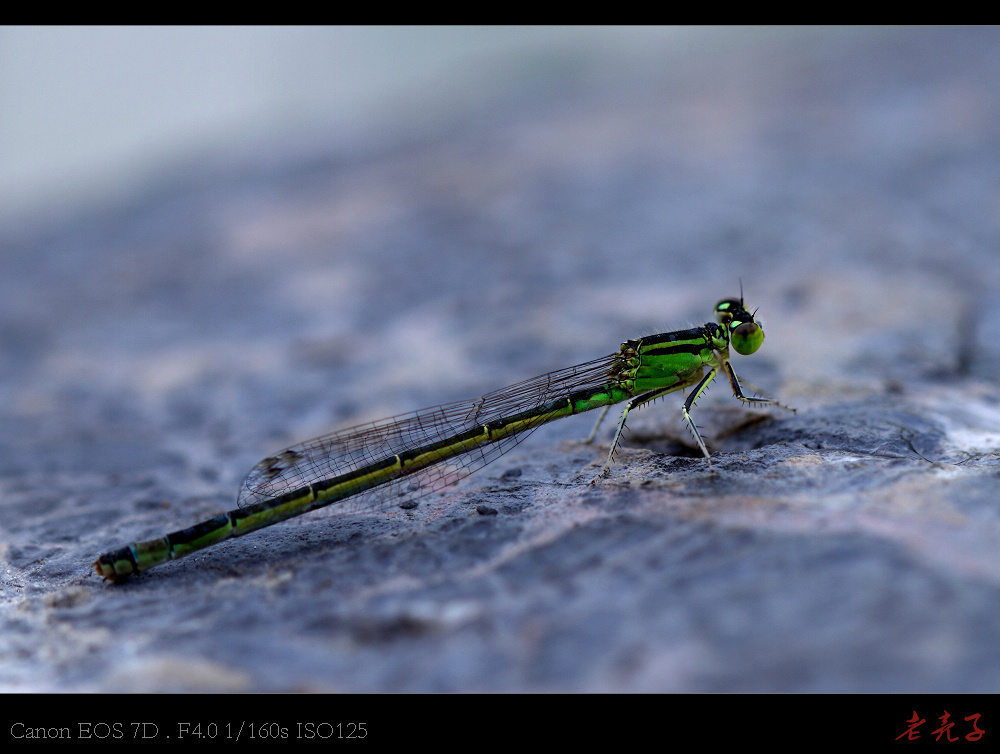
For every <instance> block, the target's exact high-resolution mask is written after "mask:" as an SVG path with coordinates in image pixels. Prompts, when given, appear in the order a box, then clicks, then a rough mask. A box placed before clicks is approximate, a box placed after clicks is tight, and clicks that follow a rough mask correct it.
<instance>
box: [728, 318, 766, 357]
mask: <svg viewBox="0 0 1000 754" xmlns="http://www.w3.org/2000/svg"><path fill="white" fill-rule="evenodd" d="M730 342H731V343H732V344H733V348H735V349H736V353H739V354H742V355H744V356H749V355H750V354H752V353H753V352H754V351H756V350H757V349H758V348H760V344H761V343H763V342H764V331H763V330H762V329H761V327H760V325H758V324H757V323H756V322H744V323H743V324H741V325H738V326H737V327H736V329H734V330H733V333H732V336H731V337H730Z"/></svg>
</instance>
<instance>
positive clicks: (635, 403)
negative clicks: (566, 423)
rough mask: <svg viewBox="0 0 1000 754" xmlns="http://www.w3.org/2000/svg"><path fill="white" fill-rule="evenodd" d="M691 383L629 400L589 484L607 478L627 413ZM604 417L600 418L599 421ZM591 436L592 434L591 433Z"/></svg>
mask: <svg viewBox="0 0 1000 754" xmlns="http://www.w3.org/2000/svg"><path fill="white" fill-rule="evenodd" d="M691 383H692V380H685V381H684V382H680V383H678V384H676V385H671V386H670V387H665V388H661V389H660V390H651V391H650V392H648V393H643V394H642V395H637V396H636V397H635V398H633V399H632V400H630V401H629V402H628V403H626V404H625V410H624V411H622V416H621V419H619V420H618V429H616V430H615V436H614V437H613V438H612V440H611V449H610V450H609V451H608V459H607V460H606V461H605V462H604V467H603V468H602V469H601V473H599V474H598V475H597V476H596V477H594V478H593V479H592V480H591V482H590V483H591V484H593V483H594V482H596V481H597V480H598V479H600V478H601V477H604V476H607V475H608V471H610V470H611V461H612V460H613V459H614V455H615V450H616V449H617V448H618V441H619V440H621V436H622V432H623V431H624V430H625V419H626V417H627V416H628V412H629V411H631V410H633V409H636V408H639V406H641V405H643V404H644V403H649V402H650V401H655V400H656V399H657V398H660V397H661V396H664V395H666V394H667V393H673V392H674V391H676V390H683V389H684V388H686V387H687V386H688V385H690V384H691ZM603 418H604V417H603V416H601V419H603ZM596 431H597V427H594V432H596ZM592 434H593V433H592Z"/></svg>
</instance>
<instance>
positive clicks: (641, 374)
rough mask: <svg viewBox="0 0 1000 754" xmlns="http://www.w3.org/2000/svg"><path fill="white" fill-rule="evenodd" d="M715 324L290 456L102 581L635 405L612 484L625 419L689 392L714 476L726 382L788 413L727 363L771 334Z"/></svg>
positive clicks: (107, 557) (444, 473) (109, 568)
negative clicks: (564, 422) (715, 427)
mask: <svg viewBox="0 0 1000 754" xmlns="http://www.w3.org/2000/svg"><path fill="white" fill-rule="evenodd" d="M715 319H716V322H709V323H707V324H705V325H702V326H701V327H693V328H690V329H688V330H677V331H675V332H668V333H661V334H660V335H650V336H648V337H644V338H638V339H636V340H627V341H625V342H624V343H622V344H621V348H620V349H619V350H618V351H616V352H615V353H612V354H610V355H608V356H604V357H602V358H599V359H594V360H593V361H588V362H586V363H583V364H579V365H577V366H574V367H568V368H566V369H560V370H558V371H555V372H550V373H548V374H543V375H541V376H540V377H535V378H534V379H530V380H526V381H524V382H519V383H518V384H516V385H512V386H510V387H506V388H503V389H501V390H496V391H494V392H492V393H487V394H486V395H484V396H482V397H480V398H473V399H472V400H466V401H458V402H455V403H447V404H444V405H441V406H435V407H433V408H427V409H423V410H420V411H414V412H412V413H409V414H401V415H399V416H394V417H391V418H389V419H383V420H381V421H375V422H371V423H368V424H361V425H359V426H356V427H351V428H350V429H345V430H343V431H340V432H334V433H333V434H329V435H324V436H323V437H317V438H316V439H313V440H309V441H308V442H304V443H301V444H299V445H293V446H292V447H290V448H286V449H285V450H283V451H281V452H280V453H278V454H277V455H274V456H271V457H269V458H265V459H264V460H263V461H261V462H260V463H258V464H257V465H256V466H254V467H253V469H251V471H250V473H249V474H248V475H247V477H246V479H244V480H243V484H242V486H241V488H240V493H239V498H238V507H237V508H236V509H234V510H232V511H229V512H228V513H223V514H221V515H219V516H216V517H215V518H213V519H210V520H208V521H204V522H202V523H200V524H196V525H195V526H192V527H190V528H188V529H184V530H182V531H178V532H174V533H173V534H168V535H166V536H164V537H160V538H159V539H151V540H148V541H145V542H135V543H133V544H130V545H127V546H125V547H122V548H120V549H118V550H114V551H112V552H109V553H106V554H104V555H101V556H100V557H99V558H98V559H97V560H96V561H95V562H94V569H95V570H96V571H97V573H98V574H99V575H101V576H103V577H104V578H105V579H108V580H112V581H115V580H120V579H124V578H126V577H128V576H129V575H131V574H133V573H136V572H139V571H145V570H146V569H148V568H152V567H153V566H155V565H159V564H160V563H164V562H166V561H168V560H174V559H176V558H180V557H183V556H185V555H189V554H190V553H192V552H196V551H198V550H201V549H203V548H206V547H210V546H211V545H214V544H216V543H218V542H221V541H223V540H225V539H229V538H230V537H239V536H242V535H244V534H248V533H250V532H252V531H255V530H257V529H260V528H262V527H265V526H270V525H271V524H276V523H278V522H279V521H284V520H286V519H288V518H292V517H293V516H298V515H301V514H303V513H306V512H308V511H311V510H315V509H317V508H322V507H324V506H327V505H332V504H333V503H340V502H343V501H345V500H347V499H348V498H351V499H352V500H355V501H358V500H359V498H360V499H361V501H367V502H368V503H376V502H383V503H384V502H386V501H390V500H393V499H399V498H402V499H413V498H414V497H419V496H421V495H424V494H428V493H430V492H433V491H435V490H438V489H441V488H443V487H446V486H448V485H450V484H453V483H454V482H456V481H458V480H459V479H461V478H463V477H465V476H467V475H469V474H471V473H472V472H474V471H476V470H478V469H481V468H482V467H483V466H485V465H486V464H488V463H490V462H492V461H494V460H496V459H497V458H499V457H500V456H502V455H503V454H504V453H506V452H507V451H508V450H510V449H511V448H512V447H514V446H515V445H517V444H518V443H519V442H521V441H522V440H523V439H524V438H525V437H527V436H528V435H529V434H530V433H531V432H532V431H533V430H534V429H536V428H537V427H539V426H541V425H542V424H545V423H547V422H551V421H555V420H556V419H561V418H563V417H566V416H572V415H574V414H579V413H582V412H584V411H591V410H592V409H595V408H603V409H604V411H602V413H601V415H600V418H599V419H598V421H597V425H595V427H594V431H593V432H591V435H590V438H588V441H589V440H590V439H593V437H594V436H595V434H596V432H597V427H598V426H599V425H600V423H601V421H602V420H603V418H604V416H605V415H606V414H607V410H608V408H610V406H612V405H614V404H616V403H621V402H623V401H628V403H627V404H626V405H625V410H624V411H623V412H622V415H621V419H620V420H619V422H618V428H617V430H616V431H615V434H614V438H613V439H612V441H611V449H610V451H609V452H608V457H607V460H606V461H605V463H604V467H603V469H602V470H601V472H600V474H599V475H598V476H604V475H606V474H607V473H608V470H609V469H610V467H611V462H612V459H613V457H614V453H615V448H616V447H617V445H618V441H619V440H620V438H621V435H622V431H623V430H624V428H625V419H626V417H627V416H628V413H629V411H632V410H633V409H636V408H638V407H639V406H641V405H643V404H644V403H649V402H650V401H652V400H655V399H656V398H659V397H661V396H663V395H666V394H667V393H672V392H674V391H676V390H683V389H685V388H688V387H690V388H692V390H691V392H690V394H689V395H688V397H687V399H686V400H685V401H684V404H683V407H682V409H681V410H682V413H683V416H684V421H685V423H686V424H687V427H688V429H689V430H690V431H691V434H692V435H694V439H695V440H696V441H697V443H698V447H699V448H700V449H701V452H702V453H703V454H704V456H705V459H706V460H707V461H708V464H709V466H710V467H711V459H710V456H709V452H708V448H706V447H705V441H704V440H703V439H702V437H701V433H700V432H699V431H698V428H697V427H696V426H695V424H694V422H693V421H692V420H691V408H692V406H694V403H695V401H696V400H698V398H699V397H700V396H701V395H702V394H703V393H704V392H705V390H706V389H707V388H708V386H709V384H710V383H711V382H712V380H714V379H715V378H716V377H717V376H718V375H719V374H720V373H721V374H724V375H725V376H726V377H727V378H728V379H729V383H730V385H731V386H732V389H733V394H734V395H735V396H736V397H737V398H738V399H739V400H741V401H743V402H744V403H750V404H755V405H772V406H781V407H782V408H788V407H787V406H783V405H782V404H780V403H778V402H777V401H774V400H770V399H767V398H757V397H747V396H746V395H744V394H743V390H742V388H741V387H740V382H739V380H738V379H737V377H736V372H735V371H733V367H732V365H731V364H730V363H729V347H730V345H732V347H733V349H734V350H735V351H736V352H737V353H740V354H743V355H749V354H752V353H754V352H755V351H757V349H758V348H760V346H761V343H763V342H764V331H763V329H762V328H761V326H760V324H759V323H757V322H756V321H755V319H754V315H753V313H751V312H749V311H748V310H747V309H746V307H745V306H744V304H743V298H742V296H741V297H740V298H739V299H724V300H722V301H720V302H719V303H718V304H716V305H715ZM791 410H794V409H791ZM448 462H450V463H448ZM369 498H374V500H372V499H369Z"/></svg>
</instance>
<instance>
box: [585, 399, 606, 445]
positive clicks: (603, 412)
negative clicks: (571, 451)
mask: <svg viewBox="0 0 1000 754" xmlns="http://www.w3.org/2000/svg"><path fill="white" fill-rule="evenodd" d="M610 409H611V406H610V405H607V406H605V407H604V408H602V409H601V415H600V416H598V417H597V421H596V422H595V423H594V428H593V429H592V430H590V434H589V435H588V436H587V439H586V440H584V441H583V442H584V444H586V445H590V443H592V442H593V441H594V438H595V437H597V430H598V429H600V427H601V422H603V421H604V417H605V416H607V415H608V411H609V410H610Z"/></svg>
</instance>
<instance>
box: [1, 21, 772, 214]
mask: <svg viewBox="0 0 1000 754" xmlns="http://www.w3.org/2000/svg"><path fill="white" fill-rule="evenodd" d="M762 33H765V34H780V33H781V32H779V31H770V32H759V31H755V32H750V34H751V35H759V34H762ZM746 34H747V32H745V31H744V32H740V33H737V32H735V31H734V32H732V36H733V39H734V41H735V40H737V39H739V38H740V37H744V42H743V43H746V39H745V35H746ZM708 43H711V44H719V43H720V39H719V38H718V37H717V36H713V37H711V38H708V39H707V38H706V37H705V34H704V32H703V31H700V30H698V29H693V28H669V27H654V28H645V27H503V26H491V27H460V26H449V27H418V28H414V27H359V26H352V27H281V28H272V27H249V28H225V27H222V28H220V27H213V28H197V27H194V28H193V27H176V28H149V27H128V26H116V27H110V28H105V27H86V28H78V27H42V28H33V27H9V26H8V27H3V28H0V103H2V107H0V213H2V214H0V220H7V221H9V220H10V219H11V217H12V216H14V217H16V216H18V215H19V214H24V213H30V212H32V211H33V210H35V211H37V210H40V209H41V210H44V211H46V212H51V211H52V210H53V209H55V208H58V207H68V208H78V207H80V206H85V205H86V204H88V203H90V204H93V203H95V202H106V201H114V200H115V198H116V197H120V196H122V195H124V194H127V192H128V190H129V188H130V187H131V186H135V185H136V184H137V183H139V184H141V183H142V182H143V181H144V180H147V179H148V177H149V176H150V175H151V174H152V173H156V172H158V171H164V170H166V171H169V170H171V167H172V166H173V165H175V164H176V162H177V161H178V160H181V161H185V162H186V161H188V160H190V159H191V157H192V155H217V154H218V151H219V148H220V146H221V145H225V147H226V149H228V150H232V151H233V152H234V153H235V152H238V151H239V150H244V151H246V152H251V153H252V152H254V151H255V150H257V149H260V148H261V147H263V146H265V145H266V148H267V150H268V151H269V152H272V153H273V151H274V150H275V149H276V148H280V145H281V144H282V143H284V144H286V145H288V146H287V149H289V150H298V151H301V150H304V149H309V148H310V145H312V146H315V144H316V143H317V141H319V142H323V141H325V140H328V139H330V138H331V137H332V136H333V135H334V134H338V133H339V134H340V135H342V136H344V135H353V134H357V133H358V132H364V131H366V130H370V129H373V128H374V129H377V130H380V131H385V132H392V131H396V132H406V133H408V134H410V135H411V136H412V135H413V134H414V133H419V132H421V131H422V130H433V129H436V128H440V127H441V126H442V125H443V124H445V123H447V122H448V120H449V119H452V118H455V117H458V116H460V115H462V114H464V113H467V112H469V111H470V110H474V109H475V108H476V107H478V106H482V105H483V104H485V103H487V102H489V101H491V100H492V99H493V98H495V97H496V96H497V94H498V93H501V92H502V91H503V90H504V89H508V90H509V89H511V88H515V87H520V86H521V84H522V83H523V81H524V80H525V79H526V78H531V77H536V78H538V79H541V80H542V81H544V80H549V81H558V80H559V79H560V77H561V74H562V73H564V72H565V71H566V70H567V69H577V70H578V71H585V70H591V69H593V70H597V69H600V68H601V67H602V66H604V65H608V64H610V65H612V66H614V65H618V64H621V63H628V62H629V61H630V59H634V60H635V61H638V60H641V59H643V58H644V57H645V58H648V57H649V56H650V55H654V54H656V55H659V54H662V52H663V50H664V48H668V49H669V48H674V49H677V50H678V51H680V50H683V49H684V48H686V47H689V46H692V45H698V44H708ZM281 157H282V155H274V159H281Z"/></svg>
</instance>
